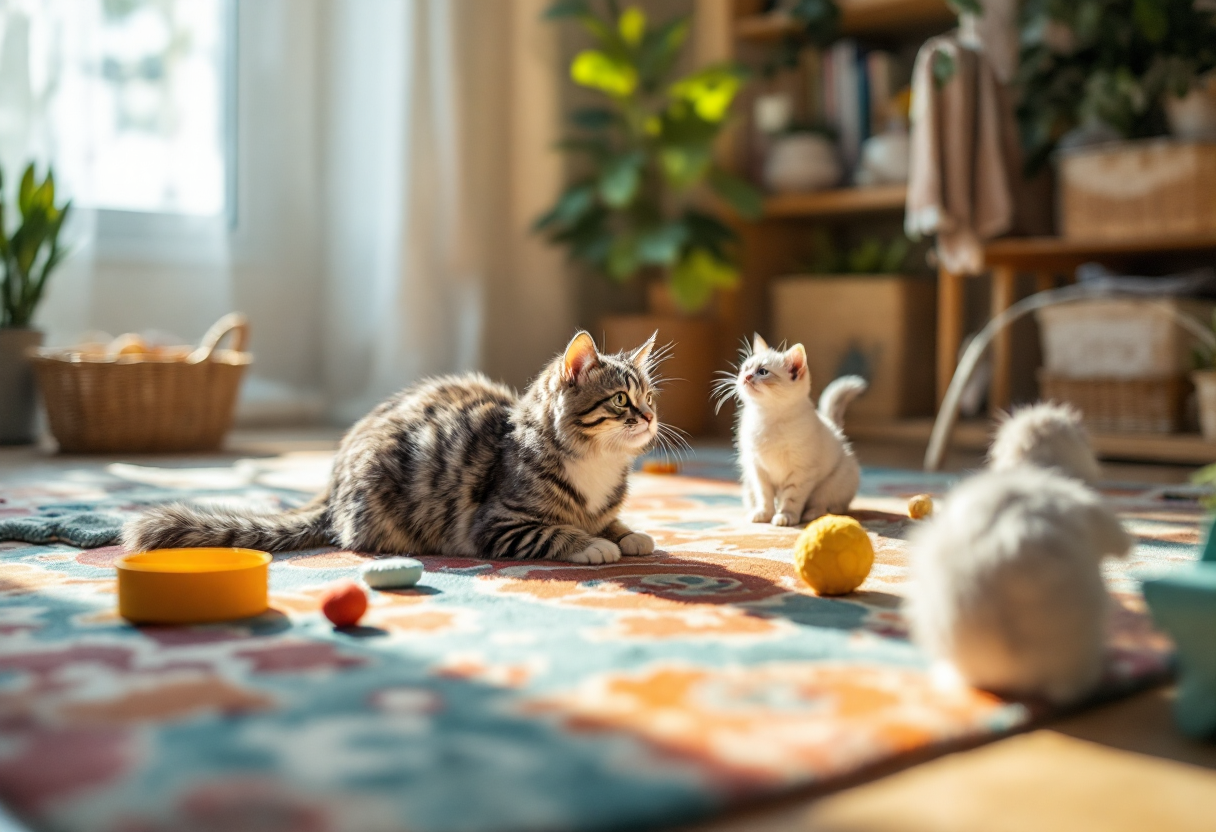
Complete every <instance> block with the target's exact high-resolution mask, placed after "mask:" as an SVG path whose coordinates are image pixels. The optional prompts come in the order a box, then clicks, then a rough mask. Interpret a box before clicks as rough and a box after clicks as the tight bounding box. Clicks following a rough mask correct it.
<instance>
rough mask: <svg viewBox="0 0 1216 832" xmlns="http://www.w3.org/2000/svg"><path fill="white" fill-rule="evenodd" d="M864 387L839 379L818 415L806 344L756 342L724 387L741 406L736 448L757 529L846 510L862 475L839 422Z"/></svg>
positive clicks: (858, 381) (849, 378)
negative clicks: (787, 345)
mask: <svg viewBox="0 0 1216 832" xmlns="http://www.w3.org/2000/svg"><path fill="white" fill-rule="evenodd" d="M865 389H866V383H865V381H863V380H862V379H861V378H858V377H857V376H846V377H845V378H842V379H837V380H836V381H834V382H832V383H831V384H830V385H828V387H827V389H826V390H824V391H823V395H822V396H821V397H820V403H819V407H818V409H816V407H815V404H814V403H813V402H812V401H811V376H810V372H809V371H808V370H807V366H806V351H805V350H804V349H803V346H802V345H801V344H795V345H794V346H793V347H791V348H789V349H788V350H785V351H784V352H782V351H779V350H775V349H771V348H770V347H769V346H768V344H766V343H765V342H764V339H763V338H761V337H760V336H759V335H757V336H756V337H755V340H754V342H753V344H752V351H751V353H750V354H748V355H746V356H745V357H744V359H743V363H742V364H741V365H740V367H739V372H738V374H737V375H736V376H734V377H733V378H730V379H727V380H726V381H725V382H724V384H723V387H722V388H721V390H722V393H723V394H724V395H730V394H732V393H733V394H734V395H735V396H737V397H738V399H739V402H740V405H741V406H740V415H739V425H738V431H737V435H736V442H737V444H738V448H739V465H740V467H741V468H742V472H743V500H744V505H745V507H746V509H747V512H748V516H749V518H750V519H751V521H752V522H753V523H768V522H770V521H771V522H772V523H773V524H774V525H777V526H794V525H798V524H799V523H804V522H807V521H810V520H814V519H815V518H816V517H819V516H821V515H823V514H839V513H841V512H844V511H847V510H848V508H849V503H850V502H852V500H853V497H854V496H855V495H856V494H857V486H858V485H859V484H860V482H861V469H860V468H859V467H858V465H857V459H856V458H855V457H854V456H853V450H852V448H850V447H849V443H848V441H846V439H845V437H844V434H843V433H842V432H841V430H840V421H841V419H842V418H843V415H844V410H845V408H846V407H847V406H848V403H849V402H850V401H852V400H853V399H854V398H855V397H856V396H858V395H859V394H861V393H862V392H864V391H865Z"/></svg>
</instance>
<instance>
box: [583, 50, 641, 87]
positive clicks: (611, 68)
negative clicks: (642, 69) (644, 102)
mask: <svg viewBox="0 0 1216 832" xmlns="http://www.w3.org/2000/svg"><path fill="white" fill-rule="evenodd" d="M570 77H571V78H572V79H573V80H574V82H575V83H576V84H578V85H580V86H583V87H590V88H591V89H595V90H599V91H600V92H602V93H604V94H605V95H610V96H613V97H614V98H626V97H628V96H629V95H631V94H632V93H633V91H634V90H635V89H637V86H638V73H637V70H635V69H634V68H633V67H632V66H630V65H629V64H628V63H627V62H625V61H623V60H620V59H617V58H613V57H610V56H608V55H606V54H604V53H603V52H601V51H599V50H597V49H587V50H584V51H582V52H580V53H578V55H577V56H575V58H574V63H573V64H571V66H570Z"/></svg>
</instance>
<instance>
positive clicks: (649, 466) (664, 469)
mask: <svg viewBox="0 0 1216 832" xmlns="http://www.w3.org/2000/svg"><path fill="white" fill-rule="evenodd" d="M642 473H644V474H678V473H680V466H679V465H677V464H676V463H674V462H670V461H668V460H665V459H645V460H642Z"/></svg>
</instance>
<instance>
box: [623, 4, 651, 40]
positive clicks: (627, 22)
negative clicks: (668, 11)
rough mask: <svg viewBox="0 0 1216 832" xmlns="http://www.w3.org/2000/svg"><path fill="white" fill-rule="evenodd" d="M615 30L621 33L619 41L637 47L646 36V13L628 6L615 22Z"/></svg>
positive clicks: (635, 7)
mask: <svg viewBox="0 0 1216 832" xmlns="http://www.w3.org/2000/svg"><path fill="white" fill-rule="evenodd" d="M616 28H617V31H618V32H620V33H621V40H623V41H625V43H627V44H629V45H630V46H637V45H638V44H640V43H641V42H642V38H643V37H645V35H646V13H645V12H643V11H642V10H641V9H640V8H638V7H637V6H630V7H629V8H627V9H625V12H624V14H622V15H621V18H620V20H618V21H617V24H616Z"/></svg>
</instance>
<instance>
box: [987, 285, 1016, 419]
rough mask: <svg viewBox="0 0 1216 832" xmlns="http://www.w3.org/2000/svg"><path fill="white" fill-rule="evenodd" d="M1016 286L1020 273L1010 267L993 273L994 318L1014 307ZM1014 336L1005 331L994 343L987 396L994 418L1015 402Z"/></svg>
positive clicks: (997, 335)
mask: <svg viewBox="0 0 1216 832" xmlns="http://www.w3.org/2000/svg"><path fill="white" fill-rule="evenodd" d="M1016 282H1017V272H1015V271H1014V270H1013V269H1012V268H1011V267H1009V266H998V267H997V268H994V269H993V270H992V317H994V318H995V317H996V316H997V315H1000V314H1001V313H1002V312H1004V311H1005V310H1006V309H1008V308H1009V307H1010V306H1012V305H1013V294H1014V289H1015V284H1016ZM1012 336H1013V333H1012V331H1011V330H1010V329H1009V328H1008V327H1006V328H1005V329H1002V330H1001V331H1000V332H998V333H997V334H996V337H995V338H994V339H993V342H992V390H991V392H990V393H989V396H988V410H989V412H990V413H992V414H994V415H995V414H996V413H998V412H1000V411H1007V410H1009V405H1010V400H1011V398H1012V393H1011V390H1012V387H1013V379H1012V378H1011V377H1010V376H1011V375H1012V369H1013V352H1012V344H1013V337H1012Z"/></svg>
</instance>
